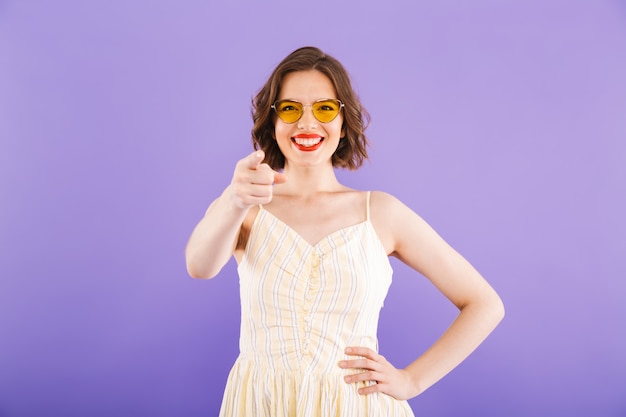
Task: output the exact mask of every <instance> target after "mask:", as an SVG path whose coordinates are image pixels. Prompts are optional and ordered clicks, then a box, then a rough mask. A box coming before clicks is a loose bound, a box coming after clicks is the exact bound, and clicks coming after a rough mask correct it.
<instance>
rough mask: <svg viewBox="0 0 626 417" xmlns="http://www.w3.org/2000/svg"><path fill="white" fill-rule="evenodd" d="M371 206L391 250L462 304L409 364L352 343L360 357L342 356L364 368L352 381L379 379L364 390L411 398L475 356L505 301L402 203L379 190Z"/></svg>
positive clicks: (346, 364)
mask: <svg viewBox="0 0 626 417" xmlns="http://www.w3.org/2000/svg"><path fill="white" fill-rule="evenodd" d="M371 207H372V209H371V213H372V214H371V218H372V223H373V225H374V227H375V229H376V230H377V232H378V234H379V237H380V239H381V241H382V243H383V245H384V246H385V248H386V249H387V250H388V253H389V255H391V256H395V257H397V258H398V259H400V260H401V261H402V262H404V263H405V264H407V265H408V266H410V267H412V268H413V269H414V270H416V271H417V272H419V273H421V274H422V275H424V276H425V277H426V278H428V279H429V280H430V281H431V282H432V283H433V284H434V285H435V287H436V288H437V289H438V290H439V291H440V292H441V293H442V294H443V295H444V296H445V297H446V298H448V299H449V300H450V301H451V302H452V303H453V304H454V305H455V306H456V307H457V308H458V309H459V315H458V316H457V318H456V319H455V320H454V321H453V322H452V324H451V325H450V327H449V328H448V329H447V330H446V331H445V332H444V333H443V334H442V335H441V337H440V338H439V339H438V340H437V341H436V342H435V343H434V344H433V345H432V346H431V347H430V348H429V349H428V350H426V351H425V352H424V353H423V354H422V355H420V356H419V357H418V358H417V359H416V360H415V361H413V362H412V363H411V364H410V365H409V366H407V367H406V368H405V369H396V368H395V367H394V366H393V365H391V364H390V363H389V362H388V361H387V360H386V359H385V358H384V357H383V356H382V355H380V354H378V353H376V352H374V351H373V350H371V349H368V348H363V347H358V346H350V347H347V349H346V353H347V354H349V355H354V356H359V357H360V358H358V359H352V360H347V361H342V362H341V363H340V364H339V366H340V367H342V368H360V369H363V370H364V371H363V372H361V373H357V374H354V375H348V376H346V382H347V383H354V382H359V381H375V382H376V384H373V385H370V386H368V387H364V388H360V389H359V393H360V394H371V393H374V392H383V393H386V394H388V395H391V396H393V397H395V398H398V399H409V398H413V397H415V396H417V395H419V394H421V393H422V392H424V391H425V390H426V389H427V388H429V387H430V386H432V385H433V384H434V383H436V382H437V381H439V380H440V379H441V378H442V377H444V376H445V375H446V374H447V373H449V372H450V371H451V370H452V369H454V368H455V367H456V366H457V365H458V364H460V363H461V362H462V361H463V360H464V359H465V358H466V357H467V356H469V355H470V354H471V353H472V352H473V351H474V350H475V349H476V348H477V347H478V345H480V343H481V342H482V341H483V340H484V339H485V338H486V337H487V336H488V335H489V333H491V331H492V330H493V329H494V328H495V327H496V326H497V324H498V323H499V322H500V320H502V318H503V317H504V306H503V304H502V300H501V299H500V297H499V296H498V294H497V293H496V292H495V291H494V289H493V288H492V287H491V286H490V285H489V284H488V283H487V281H485V279H484V278H483V277H482V276H481V275H480V274H479V273H478V271H476V269H475V268H474V267H473V266H472V265H471V264H470V263H469V262H468V261H467V260H466V259H465V258H463V257H462V256H461V255H460V254H459V253H458V252H457V251H455V250H454V249H453V248H452V247H451V246H450V245H449V244H447V243H446V242H445V241H444V240H443V239H442V238H441V237H440V236H439V235H438V234H437V233H436V232H435V231H434V230H433V229H432V228H431V227H430V226H429V225H428V224H427V223H426V222H425V221H424V220H423V219H422V218H421V217H420V216H418V215H417V214H416V213H415V212H413V211H412V210H411V209H409V208H408V207H407V206H406V205H404V204H403V203H402V202H400V201H399V200H397V199H396V198H395V197H393V196H391V195H389V194H386V193H381V192H376V193H372V203H371Z"/></svg>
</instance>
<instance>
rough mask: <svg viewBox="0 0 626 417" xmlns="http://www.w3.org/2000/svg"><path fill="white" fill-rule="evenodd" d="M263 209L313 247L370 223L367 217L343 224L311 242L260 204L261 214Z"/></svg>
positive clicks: (308, 245)
mask: <svg viewBox="0 0 626 417" xmlns="http://www.w3.org/2000/svg"><path fill="white" fill-rule="evenodd" d="M261 211H264V212H266V213H267V214H269V215H270V216H272V217H273V218H274V219H276V221H277V222H278V223H280V224H282V225H283V227H285V228H286V229H287V230H288V231H290V232H291V233H292V234H293V235H294V236H296V237H297V238H298V239H299V240H300V241H302V242H304V243H305V244H306V245H307V247H309V248H311V249H316V248H319V247H320V246H321V245H322V244H323V243H324V242H327V241H328V240H329V239H330V238H332V237H333V236H335V235H338V234H340V233H342V232H346V231H348V230H350V229H355V228H357V227H360V226H363V225H367V224H368V223H369V219H365V220H362V221H360V222H358V223H354V224H351V225H348V226H343V227H341V228H339V229H337V230H335V231H332V232H330V233H328V234H326V235H325V236H323V237H322V238H321V239H320V240H318V241H317V242H316V243H311V242H309V241H308V240H307V239H305V238H304V237H303V236H302V235H301V234H300V233H298V231H297V230H296V229H294V228H293V227H291V226H289V225H288V224H287V223H286V222H285V221H283V220H281V219H280V217H278V216H276V215H275V214H274V213H272V212H271V211H269V210H267V209H265V208H264V207H263V206H259V214H260V212H261Z"/></svg>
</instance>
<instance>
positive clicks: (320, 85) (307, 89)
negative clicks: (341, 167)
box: [274, 70, 343, 168]
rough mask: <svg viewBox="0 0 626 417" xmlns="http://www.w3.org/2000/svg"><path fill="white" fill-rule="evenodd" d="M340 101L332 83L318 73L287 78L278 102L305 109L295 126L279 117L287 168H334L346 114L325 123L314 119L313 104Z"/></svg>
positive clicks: (278, 133)
mask: <svg viewBox="0 0 626 417" xmlns="http://www.w3.org/2000/svg"><path fill="white" fill-rule="evenodd" d="M336 98H337V93H336V92H335V88H334V87H333V84H332V82H331V81H330V79H329V78H328V77H327V76H326V75H324V74H322V73H321V72H319V71H317V70H310V71H296V72H291V73H289V74H287V75H286V76H285V78H284V79H283V83H282V88H281V91H280V95H279V97H278V100H287V99H288V100H294V101H298V102H300V103H302V104H304V105H305V106H304V113H303V114H302V117H301V118H300V120H298V121H296V122H295V123H291V124H289V123H285V122H284V121H282V120H281V119H280V118H278V117H276V122H275V127H274V129H275V135H276V141H277V143H278V147H279V148H280V150H281V152H282V153H283V155H284V156H285V168H287V167H288V166H292V165H300V166H306V167H313V166H318V165H326V164H328V165H331V166H332V162H331V157H332V155H333V153H335V151H336V150H337V146H338V145H339V140H340V138H341V137H342V136H343V132H342V129H341V126H342V124H343V111H340V112H339V115H338V116H337V117H336V118H335V119H334V120H332V121H331V122H328V123H322V122H320V121H318V120H317V119H316V118H315V117H314V116H313V112H312V110H311V106H310V104H312V103H314V102H316V101H318V100H321V99H336Z"/></svg>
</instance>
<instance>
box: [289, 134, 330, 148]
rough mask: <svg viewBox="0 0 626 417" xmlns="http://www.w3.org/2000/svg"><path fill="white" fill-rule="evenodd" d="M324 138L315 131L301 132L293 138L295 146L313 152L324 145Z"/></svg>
mask: <svg viewBox="0 0 626 417" xmlns="http://www.w3.org/2000/svg"><path fill="white" fill-rule="evenodd" d="M323 141H324V138H323V137H322V136H320V135H317V134H314V133H299V134H297V135H295V136H294V137H292V138H291V142H292V143H293V144H294V146H295V147H296V148H297V149H299V150H301V151H304V152H311V151H314V150H316V149H319V147H320V146H322V142H323Z"/></svg>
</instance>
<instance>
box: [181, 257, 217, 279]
mask: <svg viewBox="0 0 626 417" xmlns="http://www.w3.org/2000/svg"><path fill="white" fill-rule="evenodd" d="M218 272H219V271H212V270H210V269H209V268H200V267H198V266H197V265H194V264H193V263H192V262H189V261H187V274H189V276H190V277H191V278H194V279H202V280H209V279H211V278H214V277H215V276H216V275H217V273H218Z"/></svg>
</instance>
